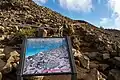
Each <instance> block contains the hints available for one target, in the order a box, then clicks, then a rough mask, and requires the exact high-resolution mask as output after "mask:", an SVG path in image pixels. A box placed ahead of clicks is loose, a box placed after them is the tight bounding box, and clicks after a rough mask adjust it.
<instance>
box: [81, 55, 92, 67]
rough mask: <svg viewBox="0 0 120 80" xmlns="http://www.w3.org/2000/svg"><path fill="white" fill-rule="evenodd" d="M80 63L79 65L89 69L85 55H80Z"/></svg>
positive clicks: (88, 62)
mask: <svg viewBox="0 0 120 80" xmlns="http://www.w3.org/2000/svg"><path fill="white" fill-rule="evenodd" d="M80 63H81V65H82V66H83V67H84V68H86V69H90V67H89V65H90V60H89V58H88V57H87V56H81V57H80Z"/></svg>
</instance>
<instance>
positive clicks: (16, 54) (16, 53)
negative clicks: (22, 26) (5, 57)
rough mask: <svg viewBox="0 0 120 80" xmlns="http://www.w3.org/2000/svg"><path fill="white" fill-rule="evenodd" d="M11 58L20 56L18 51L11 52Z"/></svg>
mask: <svg viewBox="0 0 120 80" xmlns="http://www.w3.org/2000/svg"><path fill="white" fill-rule="evenodd" d="M10 55H11V56H20V54H19V53H18V52H17V51H12V52H10Z"/></svg>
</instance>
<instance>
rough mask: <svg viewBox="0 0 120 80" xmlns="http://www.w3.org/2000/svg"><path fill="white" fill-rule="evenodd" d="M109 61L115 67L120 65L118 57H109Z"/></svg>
mask: <svg viewBox="0 0 120 80" xmlns="http://www.w3.org/2000/svg"><path fill="white" fill-rule="evenodd" d="M110 61H111V62H112V63H113V64H114V65H116V66H117V67H120V57H114V58H112V59H110Z"/></svg>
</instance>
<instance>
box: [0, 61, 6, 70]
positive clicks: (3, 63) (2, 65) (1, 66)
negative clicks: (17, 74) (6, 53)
mask: <svg viewBox="0 0 120 80" xmlns="http://www.w3.org/2000/svg"><path fill="white" fill-rule="evenodd" d="M5 64H6V63H5V62H4V61H3V60H1V59H0V71H1V70H2V69H3V67H4V66H5Z"/></svg>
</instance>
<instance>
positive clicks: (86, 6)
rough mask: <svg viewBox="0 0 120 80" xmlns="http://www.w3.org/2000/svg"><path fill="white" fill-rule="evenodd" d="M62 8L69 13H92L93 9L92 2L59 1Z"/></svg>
mask: <svg viewBox="0 0 120 80" xmlns="http://www.w3.org/2000/svg"><path fill="white" fill-rule="evenodd" d="M58 1H59V4H60V6H61V7H62V8H65V9H68V10H69V11H77V12H90V11H91V10H92V9H93V5H92V0H58Z"/></svg>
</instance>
